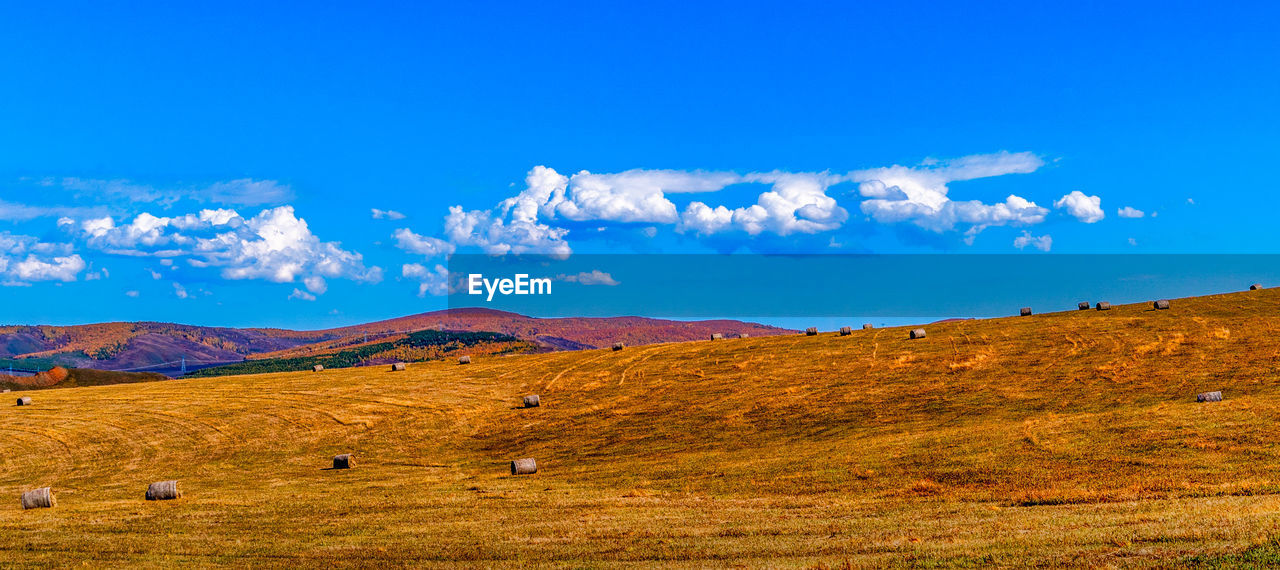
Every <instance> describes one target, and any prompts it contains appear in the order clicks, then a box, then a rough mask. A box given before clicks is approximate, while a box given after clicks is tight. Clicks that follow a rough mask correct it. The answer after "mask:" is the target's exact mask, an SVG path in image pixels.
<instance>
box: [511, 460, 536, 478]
mask: <svg viewBox="0 0 1280 570" xmlns="http://www.w3.org/2000/svg"><path fill="white" fill-rule="evenodd" d="M537 472H538V462H537V461H534V460H533V459H532V458H528V459H517V460H515V461H512V462H511V474H512V475H533V474H534V473H537Z"/></svg>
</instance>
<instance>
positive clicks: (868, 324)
mask: <svg viewBox="0 0 1280 570" xmlns="http://www.w3.org/2000/svg"><path fill="white" fill-rule="evenodd" d="M874 328H876V326H875V325H873V324H871V323H865V324H863V325H862V330H864V331H869V330H871V329H874Z"/></svg>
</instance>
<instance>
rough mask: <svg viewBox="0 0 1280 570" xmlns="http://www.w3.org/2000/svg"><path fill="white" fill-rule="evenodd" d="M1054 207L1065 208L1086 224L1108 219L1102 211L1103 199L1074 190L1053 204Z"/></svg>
mask: <svg viewBox="0 0 1280 570" xmlns="http://www.w3.org/2000/svg"><path fill="white" fill-rule="evenodd" d="M1053 207H1054V208H1058V209H1064V208H1065V209H1066V210H1067V213H1068V214H1071V215H1072V216H1074V217H1075V218H1076V219H1077V220H1080V221H1082V222H1084V223H1086V224H1092V223H1094V222H1096V221H1098V220H1101V219H1102V218H1105V217H1107V214H1106V213H1105V212H1103V211H1102V198H1101V197H1098V196H1087V195H1085V193H1084V192H1081V191H1079V190H1072V191H1071V193H1070V194H1067V195H1066V196H1063V197H1062V198H1060V199H1058V200H1057V201H1055V202H1054V203H1053Z"/></svg>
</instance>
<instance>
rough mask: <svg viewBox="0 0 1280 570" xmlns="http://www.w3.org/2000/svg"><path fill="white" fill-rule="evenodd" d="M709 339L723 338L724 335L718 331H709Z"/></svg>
mask: <svg viewBox="0 0 1280 570" xmlns="http://www.w3.org/2000/svg"><path fill="white" fill-rule="evenodd" d="M711 340H724V335H722V334H720V333H711Z"/></svg>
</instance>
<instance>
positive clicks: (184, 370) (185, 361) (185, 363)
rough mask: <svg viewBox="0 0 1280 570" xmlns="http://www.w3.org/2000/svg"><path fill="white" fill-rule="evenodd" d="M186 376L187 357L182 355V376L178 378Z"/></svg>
mask: <svg viewBox="0 0 1280 570" xmlns="http://www.w3.org/2000/svg"><path fill="white" fill-rule="evenodd" d="M186 375H187V355H185V354H184V355H182V374H180V376H186Z"/></svg>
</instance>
